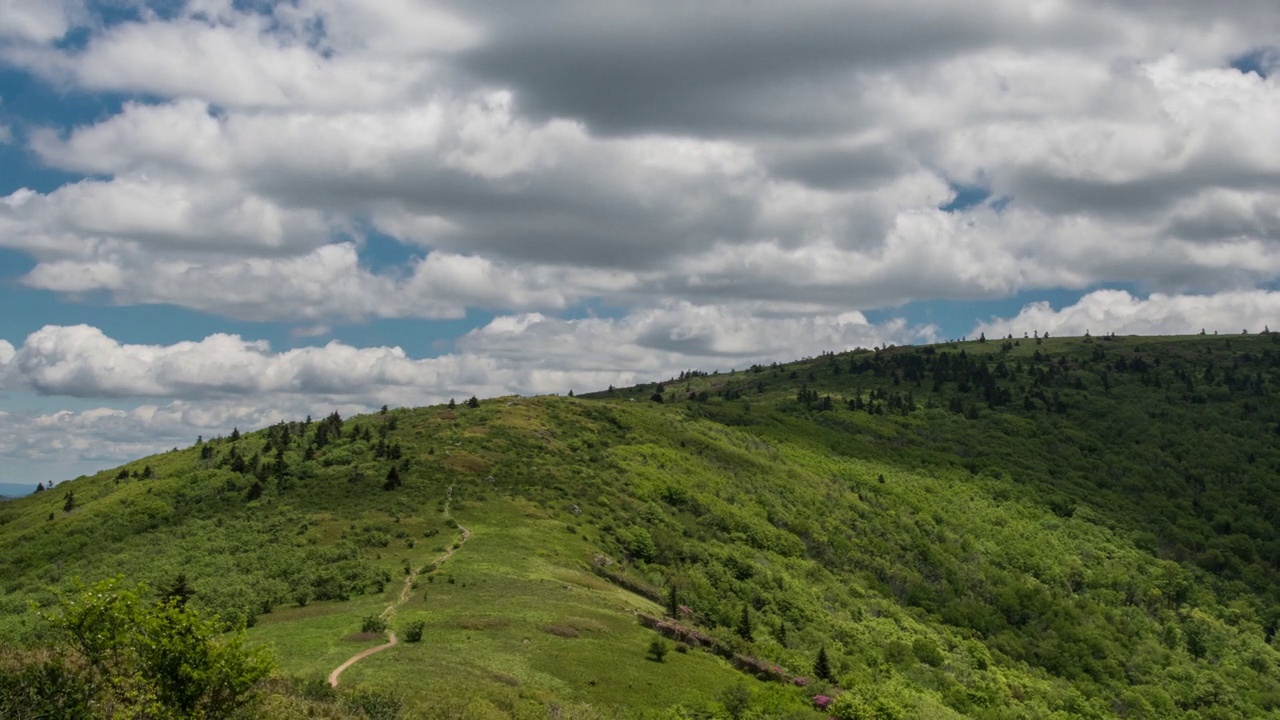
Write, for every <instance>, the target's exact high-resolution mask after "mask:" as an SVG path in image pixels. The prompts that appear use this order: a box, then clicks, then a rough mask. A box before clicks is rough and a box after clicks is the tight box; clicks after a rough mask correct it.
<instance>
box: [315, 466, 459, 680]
mask: <svg viewBox="0 0 1280 720" xmlns="http://www.w3.org/2000/svg"><path fill="white" fill-rule="evenodd" d="M449 496H450V500H452V497H453V488H449ZM450 500H446V501H445V504H444V516H445V517H446V518H448V519H450V520H452V519H453V515H452V514H450V512H449V502H450ZM458 529H459V530H461V531H462V539H460V540H458V542H456V543H454V544H453V545H450V546H449V547H448V549H446V550H445V551H444V554H442V555H441V556H440V557H438V558H436V559H435V562H434V563H433V565H434V566H435V567H437V568H438V567H440V565H441V564H443V563H444V561H445V560H448V559H449V558H451V557H453V553H454V552H456V551H457V550H458V549H459V548H461V547H462V545H463V544H464V543H466V542H467V540H469V539H470V538H471V531H470V530H468V529H466V528H465V527H463V526H461V525H458ZM417 579H418V570H417V569H414V570H413V571H412V572H410V573H409V576H408V577H406V578H405V579H404V587H403V588H401V589H400V597H399V598H397V599H396V601H395V602H393V603H391V604H390V605H388V606H387V609H386V610H383V611H382V615H381V616H380V617H382V619H384V620H386V621H387V625H388V626H390V624H391V620H392V619H393V618H394V617H395V612H396V608H398V607H400V606H401V605H403V604H404V603H405V601H406V600H408V599H409V595H410V594H411V593H412V592H413V583H414V581H416V580H417ZM398 642H399V641H398V640H396V631H395V630H388V631H387V641H386V642H385V643H383V644H381V645H378V646H377V647H371V648H368V649H367V650H361V651H360V652H358V653H356V654H355V655H352V656H351V657H349V658H347V661H346V662H344V663H342V664H341V665H339V666H338V667H337V668H335V669H334V671H333V672H331V673H329V687H335V688H336V687H338V678H339V677H340V676H341V675H342V672H343V671H344V670H346V669H347V668H349V667H351V666H352V665H355V664H356V663H358V662H360V661H361V660H363V659H365V658H367V657H369V656H370V655H373V654H374V653H380V652H382V651H383V650H386V649H387V648H391V647H395V646H396V645H397V644H398Z"/></svg>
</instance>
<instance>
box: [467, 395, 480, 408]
mask: <svg viewBox="0 0 1280 720" xmlns="http://www.w3.org/2000/svg"><path fill="white" fill-rule="evenodd" d="M467 407H469V408H478V407H480V398H478V397H476V396H475V395H472V396H471V399H470V400H468V401H467Z"/></svg>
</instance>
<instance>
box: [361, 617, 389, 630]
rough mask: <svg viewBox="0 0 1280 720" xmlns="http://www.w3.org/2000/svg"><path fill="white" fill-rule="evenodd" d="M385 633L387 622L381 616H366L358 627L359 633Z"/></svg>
mask: <svg viewBox="0 0 1280 720" xmlns="http://www.w3.org/2000/svg"><path fill="white" fill-rule="evenodd" d="M386 631H387V620H386V618H384V617H382V616H381V615H367V616H365V619H364V621H363V623H362V624H361V625H360V632H367V633H382V632H386Z"/></svg>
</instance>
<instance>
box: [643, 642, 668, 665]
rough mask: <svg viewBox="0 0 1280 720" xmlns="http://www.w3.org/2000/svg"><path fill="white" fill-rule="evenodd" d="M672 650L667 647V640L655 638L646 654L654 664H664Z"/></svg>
mask: <svg viewBox="0 0 1280 720" xmlns="http://www.w3.org/2000/svg"><path fill="white" fill-rule="evenodd" d="M670 649H671V648H670V647H669V646H668V645H667V642H666V641H665V640H663V639H662V638H654V639H653V642H651V643H649V650H648V652H647V653H646V656H647V657H648V658H649V659H650V660H652V661H654V662H662V661H663V660H664V659H666V657H667V652H668V651H669V650H670Z"/></svg>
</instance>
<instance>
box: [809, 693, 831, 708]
mask: <svg viewBox="0 0 1280 720" xmlns="http://www.w3.org/2000/svg"><path fill="white" fill-rule="evenodd" d="M832 702H835V700H834V698H832V697H830V696H829V695H814V696H813V706H814V707H816V708H818V709H819V710H826V709H827V707H828V706H829V705H831V703H832Z"/></svg>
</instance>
